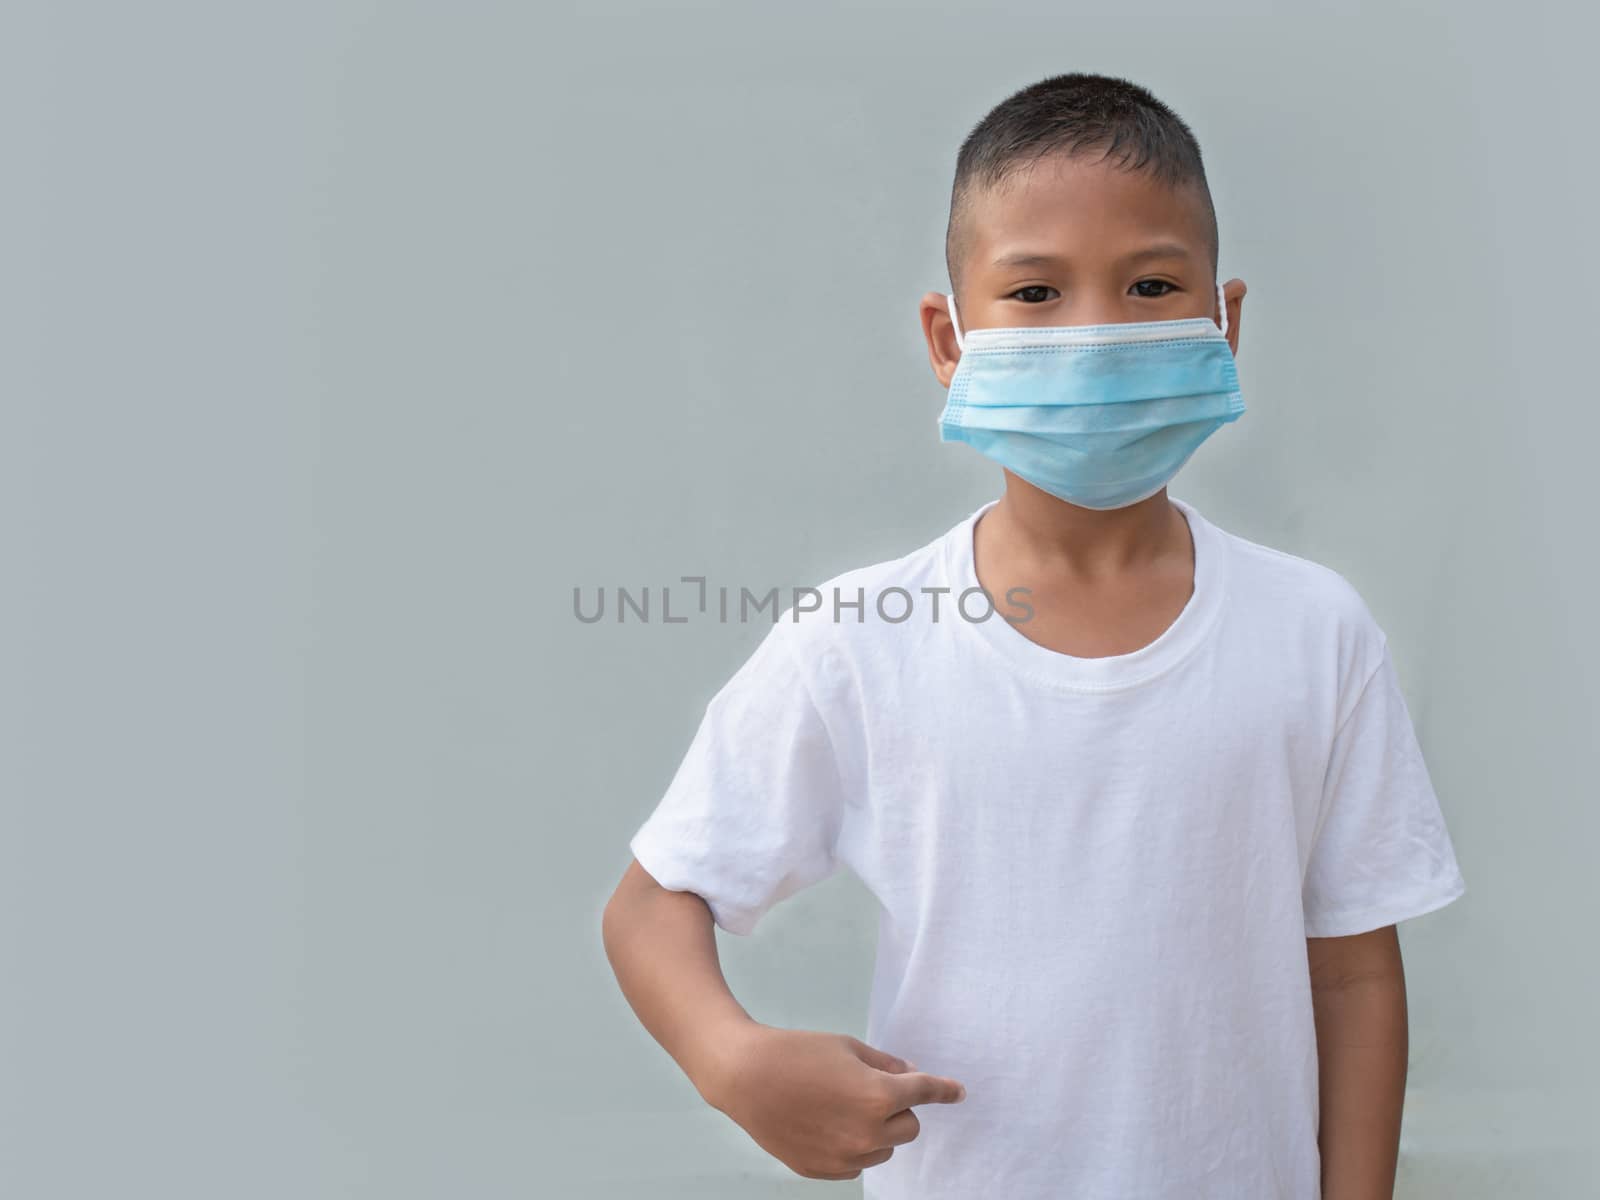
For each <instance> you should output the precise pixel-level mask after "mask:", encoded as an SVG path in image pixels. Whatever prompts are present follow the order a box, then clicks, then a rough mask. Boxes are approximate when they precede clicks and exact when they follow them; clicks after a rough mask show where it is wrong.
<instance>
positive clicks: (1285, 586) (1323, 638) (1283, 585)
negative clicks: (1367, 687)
mask: <svg viewBox="0 0 1600 1200" xmlns="http://www.w3.org/2000/svg"><path fill="white" fill-rule="evenodd" d="M1212 529H1214V530H1215V531H1216V534H1217V541H1218V544H1219V545H1220V546H1222V547H1223V548H1224V551H1225V553H1226V556H1227V559H1228V587H1227V603H1228V605H1229V607H1231V608H1233V609H1234V610H1235V612H1236V613H1237V614H1238V615H1239V616H1240V617H1241V619H1242V620H1243V621H1245V622H1246V624H1247V627H1250V628H1258V629H1260V630H1261V631H1262V632H1263V634H1265V633H1267V632H1269V631H1270V632H1273V633H1276V634H1278V635H1280V636H1281V637H1288V638H1290V639H1292V640H1294V641H1295V642H1298V643H1299V644H1302V645H1315V646H1322V647H1329V648H1331V649H1332V650H1333V652H1334V653H1336V654H1337V656H1338V658H1339V660H1340V666H1341V668H1342V671H1341V674H1343V675H1345V676H1346V677H1347V678H1351V677H1353V678H1355V679H1357V680H1359V679H1361V678H1364V677H1365V676H1366V675H1367V674H1370V673H1371V671H1373V670H1375V669H1376V667H1377V665H1378V663H1379V661H1380V660H1381V659H1382V657H1383V654H1384V652H1385V649H1386V648H1387V643H1388V638H1387V636H1386V634H1385V633H1384V631H1383V628H1382V626H1381V625H1380V624H1379V623H1378V621H1377V618H1376V617H1375V616H1374V615H1373V613H1372V609H1371V608H1370V607H1369V606H1368V604H1367V601H1366V599H1365V597H1364V596H1362V594H1361V592H1360V590H1359V589H1358V588H1357V587H1356V586H1355V584H1353V583H1352V582H1351V581H1350V580H1349V579H1348V578H1347V577H1346V576H1345V575H1344V574H1342V573H1341V572H1339V571H1338V570H1336V569H1334V568H1333V567H1330V566H1328V565H1327V564H1326V563H1322V562H1318V561H1316V560H1315V559H1311V558H1307V557H1304V556H1302V555H1299V554H1292V553H1290V552H1289V551H1287V550H1280V549H1278V548H1277V547H1275V546H1268V545H1265V544H1263V543H1261V542H1256V541H1252V540H1251V539H1249V538H1247V537H1244V536H1243V535H1241V534H1237V533H1234V532H1232V531H1230V530H1226V529H1222V528H1221V527H1219V526H1217V525H1215V524H1213V525H1212Z"/></svg>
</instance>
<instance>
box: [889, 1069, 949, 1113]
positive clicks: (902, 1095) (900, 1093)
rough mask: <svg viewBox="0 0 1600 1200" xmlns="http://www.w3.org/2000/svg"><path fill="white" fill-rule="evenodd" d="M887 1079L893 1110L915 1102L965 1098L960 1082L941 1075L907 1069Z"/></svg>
mask: <svg viewBox="0 0 1600 1200" xmlns="http://www.w3.org/2000/svg"><path fill="white" fill-rule="evenodd" d="M889 1079H890V1084H889V1094H890V1095H891V1096H892V1097H893V1098H894V1103H895V1105H896V1106H897V1107H896V1108H895V1112H899V1111H900V1110H901V1109H904V1108H910V1107H912V1106H913V1105H916V1104H957V1103H959V1102H961V1101H962V1100H965V1099H966V1098H967V1089H966V1088H965V1087H964V1086H963V1085H962V1084H961V1083H959V1082H957V1081H956V1080H954V1079H949V1078H947V1077H946V1076H943V1075H929V1074H928V1073H927V1072H925V1071H907V1072H906V1073H904V1074H902V1075H891V1076H890V1077H889Z"/></svg>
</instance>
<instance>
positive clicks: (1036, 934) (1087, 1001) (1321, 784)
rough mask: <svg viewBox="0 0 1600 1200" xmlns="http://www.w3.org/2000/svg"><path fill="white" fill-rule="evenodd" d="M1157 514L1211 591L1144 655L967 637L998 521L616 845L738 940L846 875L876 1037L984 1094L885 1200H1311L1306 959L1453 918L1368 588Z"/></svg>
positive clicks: (798, 655) (751, 672) (792, 653)
mask: <svg viewBox="0 0 1600 1200" xmlns="http://www.w3.org/2000/svg"><path fill="white" fill-rule="evenodd" d="M1174 503H1175V504H1176V505H1177V506H1178V508H1179V509H1180V510H1181V511H1182V512H1183V514H1184V516H1185V517H1186V518H1187V519H1188V523H1189V527H1190V530H1191V532H1192V534H1193V540H1194V545H1195V561H1196V572H1195V589H1194V592H1193V594H1192V596H1191V597H1190V599H1189V601H1188V603H1187V605H1186V606H1185V608H1184V609H1183V611H1182V612H1181V614H1180V615H1179V616H1178V618H1177V619H1176V621H1175V622H1174V623H1173V624H1172V625H1171V626H1170V627H1169V628H1168V629H1167V630H1166V631H1165V632H1164V633H1163V634H1162V635H1161V636H1160V637H1159V638H1157V639H1156V640H1155V641H1154V642H1152V643H1150V644H1149V645H1147V646H1145V647H1143V648H1142V649H1140V650H1137V651H1135V652H1134V653H1131V654H1125V655H1118V656H1114V657H1110V658H1092V659H1089V658H1075V657H1071V656H1068V655H1064V654H1059V653H1057V652H1055V651H1051V650H1047V649H1045V648H1044V647H1042V646H1040V645H1038V644H1037V643H1035V642H1032V641H1030V640H1028V639H1027V638H1026V637H1024V636H1023V634H1022V633H1021V632H1020V631H1019V630H1018V629H1017V628H1014V627H1013V626H1011V625H1010V624H1008V623H1006V621H1005V620H1004V614H1011V615H1017V614H1018V612H1019V609H1018V608H1016V607H1014V606H1012V605H1009V604H1007V603H1006V602H1005V601H1004V600H1003V599H1000V598H997V603H998V604H999V610H998V612H996V614H995V615H994V616H992V617H991V618H990V619H989V620H987V621H984V622H976V621H969V620H966V619H963V618H962V617H961V616H959V614H958V611H957V609H956V603H957V601H958V599H959V597H960V594H961V593H962V592H963V591H964V590H965V589H969V588H975V587H976V586H977V579H976V576H975V574H974V572H973V558H972V529H973V525H974V522H975V520H976V518H977V517H978V515H979V514H980V513H981V512H982V511H983V510H982V509H980V510H979V512H978V513H974V514H973V515H972V516H970V517H968V518H967V519H965V520H964V521H962V522H961V523H960V524H959V525H957V526H956V527H955V528H954V529H953V530H951V531H950V532H949V533H948V534H946V535H944V536H943V537H941V538H939V539H937V540H935V541H933V542H932V543H930V544H928V545H927V546H925V547H923V548H922V549H920V550H917V551H915V552H914V553H912V554H909V555H907V556H906V557H904V558H901V559H898V560H896V561H893V562H888V563H880V564H877V565H875V566H871V567H866V568H863V569H861V570H857V571H851V572H848V573H846V574H844V575H842V576H839V577H838V578H836V579H834V580H830V581H829V582H828V583H826V584H824V585H822V586H821V591H822V593H823V596H824V603H823V605H822V607H821V610H820V611H817V612H815V613H811V614H807V615H805V616H804V617H803V618H802V619H800V620H798V621H796V620H795V619H794V616H793V612H792V611H791V612H788V613H785V614H784V615H783V617H782V618H781V619H780V620H779V621H778V622H777V623H776V624H775V625H774V626H773V627H772V629H771V631H770V632H769V633H768V634H767V635H766V637H765V638H764V640H763V641H762V642H761V644H760V646H759V648H757V649H756V651H755V652H754V654H753V655H752V657H751V658H750V659H749V660H748V661H747V662H746V663H745V664H744V666H743V667H742V668H741V669H740V670H739V671H738V672H737V673H736V674H735V675H734V676H733V678H732V679H731V680H730V681H729V682H728V683H727V685H726V686H725V687H724V688H723V689H722V690H721V691H720V692H719V693H718V694H717V695H716V697H715V698H714V699H713V700H712V701H711V703H710V705H709V707H708V708H707V710H706V713H705V717H704V720H703V722H702V724H701V726H700V728H699V731H698V733H697V734H696V736H695V738H694V741H693V743H692V745H691V746H690V748H689V751H688V754H687V756H686V757H685V759H684V760H683V763H682V765H681V767H680V768H679V770H678V772H677V774H676V776H675V777H674V779H673V780H672V783H671V785H670V787H669V788H668V790H667V792H666V794H665V796H664V797H663V798H662V799H661V801H660V803H659V804H658V806H657V807H656V809H655V811H654V812H653V813H652V814H651V815H650V816H649V818H648V819H647V820H646V821H645V822H644V824H643V825H642V827H640V828H639V830H638V832H637V833H636V834H635V836H634V837H633V839H632V842H631V848H632V850H633V853H634V855H635V856H636V857H637V858H638V860H639V862H640V863H641V864H642V865H643V866H644V868H645V869H646V870H648V871H649V872H650V874H651V875H653V876H654V877H655V878H656V879H657V880H658V881H659V882H660V883H661V884H662V885H663V886H665V887H668V888H673V889H680V890H691V891H694V892H696V893H698V894H699V895H700V896H702V897H703V898H704V899H705V901H706V903H707V904H708V905H709V907H710V909H711V912H712V914H713V915H714V917H715V919H716V921H717V923H718V924H719V925H720V926H721V927H722V928H723V929H725V930H727V931H728V932H730V933H738V934H746V933H749V932H750V931H751V930H752V929H753V928H754V927H755V926H756V924H757V922H758V921H759V919H760V917H761V916H762V914H763V913H765V912H766V911H768V909H770V908H771V906H772V905H773V904H775V903H776V902H778V901H779V900H781V899H782V898H783V897H785V896H788V895H790V894H792V893H793V892H795V891H797V890H798V889H800V888H803V887H805V886H807V885H809V884H812V883H814V882H816V881H818V880H821V879H823V878H825V877H826V876H828V875H830V874H831V873H832V872H833V871H835V870H836V869H837V868H838V867H839V866H840V865H841V864H842V865H846V866H848V867H849V868H850V869H851V870H852V871H854V872H855V873H856V874H857V876H859V878H860V879H861V880H862V882H863V883H865V885H866V886H867V888H868V889H870V891H871V892H872V893H873V894H874V895H875V896H876V897H877V899H878V902H879V904H880V905H881V915H880V926H879V944H878V959H877V965H876V970H875V973H874V978H873V986H872V997H871V1004H870V1009H869V1017H868V1024H867V1029H866V1031H865V1035H864V1036H865V1039H866V1040H867V1041H868V1042H869V1043H871V1044H872V1045H875V1046H878V1047H880V1048H882V1049H884V1050H887V1051H889V1052H890V1053H893V1054H898V1055H901V1056H903V1057H906V1058H908V1059H910V1060H912V1061H913V1062H915V1063H916V1064H917V1065H918V1067H919V1068H920V1069H922V1070H924V1071H930V1072H934V1073H937V1074H940V1075H948V1076H951V1077H953V1078H955V1079H957V1080H960V1081H961V1082H962V1083H964V1084H965V1085H966V1087H967V1099H966V1100H965V1101H963V1102H961V1103H957V1104H950V1105H940V1104H929V1105H922V1106H919V1107H918V1108H917V1109H916V1112H917V1116H918V1118H919V1119H920V1121H921V1122H922V1130H921V1134H920V1136H919V1137H918V1138H917V1139H916V1140H915V1141H913V1142H910V1143H907V1144H905V1145H902V1146H899V1147H897V1148H896V1149H895V1153H894V1155H893V1157H892V1158H890V1159H889V1160H888V1161H887V1162H885V1163H882V1164H880V1165H878V1166H875V1167H871V1168H868V1169H867V1170H866V1171H865V1172H864V1173H863V1176H862V1178H863V1181H864V1187H865V1195H866V1196H867V1197H869V1198H875V1200H974V1198H976V1197H1001V1196H1003V1197H1005V1198H1006V1200H1059V1198H1061V1197H1068V1196H1070V1197H1072V1198H1073V1200H1179V1198H1182V1200H1207V1198H1214V1200H1243V1198H1248V1200H1315V1198H1316V1197H1317V1196H1318V1194H1319V1190H1320V1189H1319V1183H1318V1178H1319V1157H1318V1148H1317V1141H1316V1134H1317V1121H1318V1095H1317V1056H1316V1041H1315V1030H1314V1025H1313V1021H1312V1008H1311V995H1310V984H1309V979H1308V974H1307V965H1306V945H1305V940H1304V939H1305V938H1306V937H1307V936H1324V937H1326V936H1339V935H1344V934H1353V933H1359V932H1362V931H1365V930H1370V929H1375V928H1378V927H1380V926H1383V925H1387V924H1391V923H1394V922H1397V921H1400V920H1404V919H1405V918H1408V917H1415V916H1417V915H1419V914H1422V913H1425V912H1429V911H1431V910H1433V909H1437V908H1439V907H1441V906H1443V905H1445V904H1448V903H1449V902H1450V901H1452V900H1453V899H1455V898H1456V897H1457V896H1460V895H1461V894H1462V893H1463V892H1464V890H1465V883H1464V881H1463V879H1462V876H1461V873H1460V871H1459V869H1458V866H1457V863H1456V859H1455V854H1454V851H1453V848H1452V845H1451V841H1450V838H1449V836H1448V834H1447V832H1446V828H1445V824H1444V820H1443V817H1442V815H1441V812H1440V807H1439V804H1438V801H1437V799H1436V798H1435V795H1434V792H1433V789H1432V787H1431V785H1430V783H1429V778H1428V773H1427V770H1426V768H1425V766H1424V764H1423V759H1422V756H1421V753H1420V751H1419V749H1418V745H1417V741H1416V738H1415V736H1414V733H1413V730H1412V725H1411V721H1410V718H1409V716H1408V714H1407V711H1406V706H1405V701H1404V699H1403V698H1402V695H1401V691H1400V687H1399V684H1398V680H1397V678H1396V675H1395V669H1394V664H1393V662H1392V661H1391V659H1390V656H1389V652H1388V649H1387V646H1386V640H1385V637H1384V634H1383V632H1382V631H1381V630H1380V629H1379V627H1378V626H1377V624H1376V623H1375V622H1374V620H1373V617H1372V615H1371V614H1370V612H1369V611H1368V609H1367V607H1366V606H1365V604H1364V603H1363V602H1362V600H1361V598H1360V596H1359V595H1358V594H1357V593H1356V591H1355V590H1354V588H1352V586H1351V585H1350V584H1349V583H1348V582H1347V581H1346V580H1345V579H1344V578H1343V577H1342V576H1340V575H1339V574H1337V573H1336V572H1334V571H1332V570H1330V569H1328V568H1326V567H1323V566H1320V565H1318V564H1316V563H1313V562H1310V561H1307V560H1305V559H1302V558H1297V557H1295V556H1292V555H1289V554H1285V553H1281V552H1279V551H1276V550H1272V549H1269V548H1267V547H1264V546H1260V545H1257V544H1255V543H1253V542H1249V541H1246V540H1245V539H1243V538H1240V537H1238V536H1236V535H1233V534H1230V533H1228V532H1226V531H1224V530H1221V529H1219V528H1218V527H1216V526H1215V525H1213V524H1212V523H1211V522H1209V521H1208V520H1206V518H1205V517H1203V516H1202V515H1201V514H1200V513H1198V512H1197V511H1196V510H1195V509H1194V508H1193V507H1192V506H1191V505H1189V504H1187V503H1186V502H1184V501H1181V500H1177V499H1175V498H1174ZM985 507H987V506H985ZM895 587H898V588H904V589H906V591H907V592H908V593H910V596H911V599H912V601H913V604H912V605H911V613H910V616H909V617H908V618H907V619H905V620H903V621H898V622H895V621H893V620H892V619H893V618H897V617H899V616H900V615H901V614H902V613H904V612H905V611H906V609H907V602H906V601H905V600H904V599H903V598H901V597H900V595H899V594H898V593H895V594H892V595H890V596H889V597H888V598H887V599H886V600H885V603H884V607H883V609H882V610H881V611H882V612H884V613H886V614H887V615H888V617H889V618H891V619H890V620H885V619H883V618H882V617H880V615H879V614H880V610H879V608H878V605H877V599H878V595H879V593H880V592H881V591H882V590H883V589H886V588H895ZM923 588H948V589H950V591H949V592H948V593H945V594H942V595H938V596H937V599H938V601H939V604H938V609H937V619H935V609H934V607H933V604H932V601H933V599H934V598H935V597H934V596H933V595H930V594H928V593H924V592H923V591H922V590H921V589H923ZM858 589H860V593H861V596H860V598H862V599H864V601H865V602H864V604H863V605H862V606H861V608H860V609H859V610H858V609H856V608H855V607H851V606H853V605H854V602H855V601H856V600H857V599H858ZM836 595H837V597H838V599H839V601H840V602H841V603H842V605H845V606H846V607H842V608H841V609H840V611H839V615H840V617H841V618H842V619H841V620H840V621H838V622H835V620H834V616H835V603H834V602H835V597H836ZM966 611H967V612H968V613H969V614H970V615H972V616H974V617H976V616H980V615H982V613H984V612H985V611H986V605H985V604H984V602H983V600H982V597H981V596H979V595H978V594H977V593H972V594H971V596H970V598H969V600H968V602H967V604H966ZM755 1015H756V1017H757V1019H760V1014H759V1013H757V1014H755Z"/></svg>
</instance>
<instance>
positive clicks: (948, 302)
mask: <svg viewBox="0 0 1600 1200" xmlns="http://www.w3.org/2000/svg"><path fill="white" fill-rule="evenodd" d="M1218 294H1219V295H1220V294H1221V293H1220V292H1219V293H1218ZM944 306H945V308H947V309H948V310H949V311H950V324H951V325H953V326H954V327H955V331H956V349H957V350H961V351H965V350H966V348H967V347H966V345H965V343H963V342H962V340H961V322H960V321H959V320H957V319H956V298H955V296H953V295H952V294H951V293H949V292H946V293H945V294H944Z"/></svg>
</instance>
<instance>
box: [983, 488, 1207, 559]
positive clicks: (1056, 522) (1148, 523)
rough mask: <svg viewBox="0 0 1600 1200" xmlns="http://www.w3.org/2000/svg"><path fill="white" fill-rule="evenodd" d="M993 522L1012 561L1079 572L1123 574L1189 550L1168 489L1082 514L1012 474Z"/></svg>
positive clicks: (1185, 527) (998, 539)
mask: <svg viewBox="0 0 1600 1200" xmlns="http://www.w3.org/2000/svg"><path fill="white" fill-rule="evenodd" d="M988 518H992V519H993V526H992V527H991V529H990V531H989V533H990V535H991V536H993V537H994V538H995V540H996V542H998V543H1001V544H1003V545H1004V546H1005V547H1006V549H1007V551H1008V554H1007V556H1008V557H1009V556H1010V554H1019V555H1022V556H1025V557H1027V558H1029V559H1032V560H1034V561H1036V562H1040V563H1048V562H1055V563H1057V564H1059V565H1063V566H1070V567H1072V568H1073V569H1074V570H1075V571H1083V572H1090V573H1098V572H1099V571H1102V570H1104V571H1122V570H1126V569H1128V568H1130V567H1132V568H1137V567H1139V566H1142V565H1146V564H1148V563H1150V562H1151V561H1152V560H1155V559H1158V558H1162V557H1164V556H1166V555H1168V554H1171V553H1173V552H1174V551H1175V550H1178V549H1180V548H1181V550H1182V552H1183V553H1184V554H1187V553H1188V550H1189V528H1188V522H1187V521H1186V520H1184V517H1183V514H1182V513H1181V512H1179V511H1178V508H1177V506H1176V505H1174V504H1173V503H1172V502H1171V501H1170V500H1169V499H1168V498H1167V489H1166V488H1162V489H1161V490H1160V491H1159V492H1157V493H1156V494H1155V495H1153V496H1149V497H1147V498H1145V499H1143V500H1140V501H1139V502H1138V503H1136V504H1130V505H1127V506H1126V507H1124V508H1115V509H1104V510H1100V509H1092V508H1080V507H1079V506H1078V505H1076V504H1069V503H1067V502H1066V501H1065V500H1061V499H1058V498H1057V497H1055V496H1052V495H1051V494H1050V493H1049V492H1046V491H1042V490H1041V489H1039V488H1037V487H1034V486H1033V485H1032V484H1030V483H1027V482H1025V481H1024V480H1021V479H1017V478H1016V477H1014V476H1013V475H1012V474H1011V473H1010V472H1009V471H1007V472H1006V490H1005V494H1004V495H1003V496H1001V497H1000V500H999V501H998V502H997V503H996V504H995V506H994V508H993V509H991V510H990V512H989V513H988ZM980 523H988V521H987V519H986V520H985V521H984V522H980Z"/></svg>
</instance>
